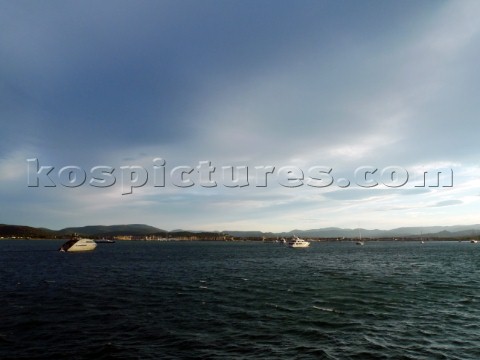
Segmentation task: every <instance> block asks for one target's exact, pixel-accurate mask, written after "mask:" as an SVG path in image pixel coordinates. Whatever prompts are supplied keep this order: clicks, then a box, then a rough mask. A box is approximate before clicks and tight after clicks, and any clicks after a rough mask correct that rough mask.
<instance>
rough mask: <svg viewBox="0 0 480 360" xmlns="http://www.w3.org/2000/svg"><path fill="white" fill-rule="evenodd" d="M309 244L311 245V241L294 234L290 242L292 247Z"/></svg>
mask: <svg viewBox="0 0 480 360" xmlns="http://www.w3.org/2000/svg"><path fill="white" fill-rule="evenodd" d="M309 246H310V243H309V242H308V241H305V240H303V239H300V238H299V237H298V236H296V235H293V238H292V240H290V241H289V242H288V247H291V248H306V247H309Z"/></svg>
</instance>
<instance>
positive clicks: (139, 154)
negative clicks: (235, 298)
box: [0, 0, 480, 232]
mask: <svg viewBox="0 0 480 360" xmlns="http://www.w3.org/2000/svg"><path fill="white" fill-rule="evenodd" d="M478 18H480V2H478V1H468V0H465V1H451V2H449V1H433V0H432V1H427V0H425V1H368V0H367V1H354V0H351V1H310V0H308V1H307V0H301V1H270V0H262V1H248V0H247V1H233V0H226V1H223V0H222V1H220V0H218V1H210V0H202V1H190V0H184V1H102V2H96V1H81V2H80V1H42V2H37V1H3V0H2V1H0V125H1V127H0V129H1V130H0V134H1V140H0V169H1V171H0V185H1V186H0V204H1V205H0V223H5V224H19V225H29V226H36V227H47V228H51V229H61V228H65V227H69V226H84V225H100V224H101V225H113V224H134V223H135V224H148V225H152V226H156V227H159V228H161V229H165V230H174V229H187V230H205V231H214V230H215V231H223V230H260V231H273V232H280V231H289V230H293V229H316V228H323V227H343V228H357V227H362V228H368V229H392V228H396V227H403V226H434V225H458V224H477V223H479V221H478V213H479V210H480V181H479V176H480V147H479V146H478V134H480V121H479V120H480V105H479V101H478V99H479V98H480V71H479V70H478V59H479V58H480V22H479V21H478ZM223 168H225V169H223ZM232 170H233V176H234V177H233V178H232ZM425 172H426V173H427V174H426V175H424V174H425ZM437 173H440V175H439V176H438V177H437V175H436V174H437ZM232 179H236V180H237V182H236V183H235V182H232ZM438 179H439V180H438ZM235 185H237V186H235Z"/></svg>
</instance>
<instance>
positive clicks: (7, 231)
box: [0, 224, 480, 238]
mask: <svg viewBox="0 0 480 360" xmlns="http://www.w3.org/2000/svg"><path fill="white" fill-rule="evenodd" d="M179 232H182V233H191V234H202V233H203V234H208V233H211V234H228V235H230V236H233V237H239V238H251V237H254V238H262V237H267V238H272V237H290V236H292V235H297V236H300V237H307V238H358V237H363V238H390V237H391V238H396V237H415V236H417V237H418V236H424V237H437V238H448V237H468V236H476V234H477V233H478V234H480V224H472V225H450V226H423V227H421V226H412V227H399V228H394V229H390V230H381V229H363V228H354V229H350V228H339V227H326V228H319V229H308V230H299V229H296V230H291V231H287V232H277V233H274V232H262V231H258V230H252V231H236V230H224V231H221V232H219V231H198V230H195V231H193V230H173V231H167V230H163V229H160V228H157V227H154V226H150V225H146V224H120V225H86V226H78V227H67V228H63V229H61V230H51V229H48V228H45V227H39V228H36V227H31V226H26V225H8V224H0V236H1V237H9V236H10V237H31V238H52V237H65V236H68V235H70V234H72V233H78V234H80V235H83V236H95V237H109V236H119V235H131V236H149V235H161V234H170V235H175V234H176V233H179Z"/></svg>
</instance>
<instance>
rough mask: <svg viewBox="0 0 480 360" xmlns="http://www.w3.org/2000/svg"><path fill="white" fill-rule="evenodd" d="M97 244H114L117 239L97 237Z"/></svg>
mask: <svg viewBox="0 0 480 360" xmlns="http://www.w3.org/2000/svg"><path fill="white" fill-rule="evenodd" d="M95 242H96V243H97V244H113V243H115V240H110V239H97V240H95Z"/></svg>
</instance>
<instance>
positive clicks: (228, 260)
mask: <svg viewBox="0 0 480 360" xmlns="http://www.w3.org/2000/svg"><path fill="white" fill-rule="evenodd" d="M60 244H61V242H58V241H21V240H12V241H9V240H3V241H0V281H1V282H0V284H1V285H0V300H1V304H0V358H1V359H169V358H171V359H175V358H182V359H187V358H190V359H202V358H203V359H233V358H235V359H291V358H301V359H304V358H305V359H308V358H311V359H415V360H417V359H480V349H479V347H478V341H479V336H480V244H477V245H475V244H470V243H458V242H429V243H426V244H423V245H422V244H420V243H405V242H369V243H367V244H366V245H365V246H356V245H354V244H352V243H314V244H312V246H311V247H310V248H308V249H289V248H285V247H283V246H281V245H278V244H266V243H213V242H117V243H115V244H99V246H98V247H97V249H96V250H95V251H94V252H91V253H83V254H69V253H59V252H56V251H51V250H54V249H57V248H58V247H59V246H60Z"/></svg>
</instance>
